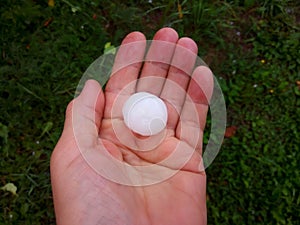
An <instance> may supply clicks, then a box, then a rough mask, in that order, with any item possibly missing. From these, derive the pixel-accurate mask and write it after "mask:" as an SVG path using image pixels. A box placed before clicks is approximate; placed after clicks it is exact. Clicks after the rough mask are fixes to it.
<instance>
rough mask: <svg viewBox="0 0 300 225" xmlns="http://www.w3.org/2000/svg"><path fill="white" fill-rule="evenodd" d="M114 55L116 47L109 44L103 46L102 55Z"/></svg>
mask: <svg viewBox="0 0 300 225" xmlns="http://www.w3.org/2000/svg"><path fill="white" fill-rule="evenodd" d="M115 53H116V47H115V46H113V45H111V43H110V42H107V43H106V44H105V45H104V54H113V55H114V54H115Z"/></svg>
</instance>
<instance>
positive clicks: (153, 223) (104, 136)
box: [51, 28, 213, 225]
mask: <svg viewBox="0 0 300 225" xmlns="http://www.w3.org/2000/svg"><path fill="white" fill-rule="evenodd" d="M145 40H146V38H145V36H144V35H143V34H142V33H140V32H132V33H130V34H128V35H127V36H126V37H125V38H124V40H123V42H122V45H124V44H126V43H133V42H139V43H140V44H139V47H138V48H135V49H131V52H130V53H128V54H126V51H127V49H126V48H124V49H122V47H121V48H120V50H119V52H118V55H117V59H116V63H118V62H120V61H122V62H124V61H126V60H130V57H133V56H134V57H141V58H143V57H144V55H145V54H147V53H145V49H144V48H143V45H144V44H143V42H145ZM153 40H161V41H166V42H169V43H174V44H176V46H183V47H184V48H186V49H188V50H189V51H190V52H191V53H194V54H187V55H182V54H183V53H181V52H180V51H176V49H164V50H163V51H161V49H158V47H157V46H155V45H152V46H151V47H150V50H149V52H148V55H151V57H152V58H155V57H158V58H159V57H163V58H164V59H166V58H167V59H169V60H170V61H171V60H179V61H180V62H181V60H182V61H183V64H182V65H183V66H185V67H186V68H185V70H186V71H189V70H191V73H190V75H188V74H186V73H185V72H183V71H181V70H178V69H175V68H173V67H171V68H170V67H169V66H168V65H165V64H161V63H145V64H144V65H143V66H142V64H141V63H136V64H134V65H129V66H127V67H126V68H123V69H122V70H119V71H116V72H115V73H114V74H113V76H112V77H111V78H110V80H109V81H108V83H107V85H106V89H105V91H104V92H102V90H101V85H100V84H98V83H97V82H96V81H93V80H89V81H88V82H86V84H85V87H84V89H83V91H82V92H81V94H80V96H79V97H77V98H76V99H74V100H73V101H72V102H70V104H69V105H68V108H67V110H66V119H65V125H64V130H63V133H62V136H61V137H60V139H59V141H58V143H57V145H56V147H55V149H54V152H53V154H52V157H51V182H52V189H53V200H54V206H55V214H56V220H57V224H58V225H68V224H72V225H94V224H103V225H110V224H112V225H176V224H178V225H182V224H187V225H204V224H206V220H207V219H206V218H207V216H206V214H207V212H206V174H205V171H204V170H203V169H201V168H203V167H201V154H202V136H203V129H204V124H205V121H206V114H207V111H208V104H207V103H206V102H207V98H210V96H211V94H212V88H213V78H212V74H211V72H210V70H209V69H208V68H206V67H198V68H196V69H194V68H193V63H194V61H195V55H196V54H197V51H198V48H197V45H196V43H195V42H194V41H193V40H192V39H190V38H179V37H178V34H177V33H176V31H175V30H173V29H171V28H163V29H161V30H159V31H158V32H157V33H156V34H155V36H154V38H153ZM166 48H168V47H166ZM146 58H147V57H146ZM158 61H159V60H158ZM193 70H194V71H193ZM153 74H155V76H158V77H162V78H164V79H165V80H172V81H173V82H175V83H177V84H178V85H180V87H182V89H183V90H186V93H189V94H190V97H191V99H192V103H193V104H194V105H195V106H196V111H197V112H198V113H197V114H195V113H190V111H191V110H190V109H189V105H190V104H188V103H190V102H186V101H187V100H186V98H185V97H184V96H181V95H179V94H177V95H176V93H173V92H174V89H172V88H170V87H168V85H167V84H166V83H160V82H158V83H157V81H153V83H151V82H142V81H141V82H139V79H141V78H142V77H149V76H153ZM191 77H192V79H191ZM135 80H136V83H135V85H134V88H132V89H130V88H129V89H128V91H127V94H128V96H130V94H133V93H134V92H137V91H148V92H150V93H153V94H156V95H157V96H159V97H161V98H162V99H163V100H164V99H165V100H167V99H168V98H171V97H173V100H172V102H173V103H174V105H176V107H177V109H178V110H179V111H180V113H176V111H175V110H174V107H172V106H171V105H170V104H167V108H168V123H167V127H166V131H167V135H166V137H165V139H164V140H163V142H162V143H161V144H160V145H159V146H158V147H156V148H155V149H154V150H153V151H149V152H140V151H136V150H134V149H130V148H128V147H127V146H124V145H122V143H120V141H119V140H117V137H115V135H114V130H113V129H112V123H113V121H114V120H115V121H121V122H122V120H120V118H114V117H112V113H111V108H112V104H113V102H114V101H115V98H116V97H117V94H118V93H119V92H120V90H122V88H123V87H125V86H126V85H127V84H128V83H130V82H132V81H135ZM174 96H176V98H175V99H174ZM204 96H206V97H204ZM204 99H206V100H204ZM75 103H76V105H77V106H80V107H78V108H77V110H76V111H75V112H74V110H73V106H74V104H75ZM74 113H77V114H78V115H76V116H77V117H78V118H80V119H81V120H82V124H81V125H80V127H81V129H80V130H82V132H84V135H86V136H85V138H84V140H85V143H84V146H88V148H89V149H100V148H99V146H98V145H99V140H101V141H102V143H104V145H105V149H104V150H103V148H101V149H102V150H103V151H108V152H109V153H110V154H111V155H112V156H113V157H115V158H116V159H118V160H120V161H121V162H125V163H127V164H129V165H145V164H147V165H149V164H151V163H159V162H160V161H161V160H162V159H163V158H164V157H166V156H167V155H169V154H171V153H172V151H173V150H174V146H176V145H177V144H178V143H179V142H182V143H185V144H187V146H190V145H191V143H193V141H194V139H195V137H194V136H193V134H194V133H195V129H197V130H198V133H199V141H198V142H197V143H196V147H195V153H194V154H193V156H192V157H191V160H189V161H188V162H187V163H186V165H184V166H183V167H182V168H170V169H173V170H174V169H176V170H178V172H177V173H176V174H175V175H174V176H172V177H171V178H168V179H166V180H163V181H161V182H158V183H156V184H153V185H147V186H143V185H142V186H139V187H136V186H130V185H122V184H119V183H117V182H113V181H110V180H109V179H106V178H104V177H102V176H101V175H99V174H98V173H97V172H96V171H95V170H94V169H93V168H92V167H91V166H89V165H88V163H87V162H86V160H85V159H84V157H82V154H81V152H80V150H79V147H78V145H77V142H76V138H75V135H74V120H73V119H72V115H73V116H74ZM179 114H180V115H179ZM77 117H76V118H77ZM195 118H196V120H195ZM85 120H86V121H85ZM91 121H92V122H91ZM179 121H182V123H179ZM180 128H181V129H182V130H181V129H180ZM180 130H181V131H180ZM124 132H127V130H124ZM196 133H197V132H196ZM137 138H139V137H138V136H137ZM192 139H193V140H192ZM98 153H99V154H101V151H99V152H98ZM163 166H165V167H168V165H163ZM199 168H200V169H199Z"/></svg>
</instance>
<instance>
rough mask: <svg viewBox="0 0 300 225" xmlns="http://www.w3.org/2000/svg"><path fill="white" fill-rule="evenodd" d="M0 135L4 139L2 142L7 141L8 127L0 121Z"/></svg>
mask: <svg viewBox="0 0 300 225" xmlns="http://www.w3.org/2000/svg"><path fill="white" fill-rule="evenodd" d="M0 137H2V138H3V139H4V143H7V138H8V127H7V126H5V125H4V124H2V123H0Z"/></svg>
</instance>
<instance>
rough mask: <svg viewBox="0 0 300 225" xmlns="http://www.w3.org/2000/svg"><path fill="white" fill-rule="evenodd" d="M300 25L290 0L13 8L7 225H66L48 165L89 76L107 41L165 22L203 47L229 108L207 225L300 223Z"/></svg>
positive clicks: (60, 0) (5, 135)
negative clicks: (59, 216) (59, 220)
mask: <svg viewBox="0 0 300 225" xmlns="http://www.w3.org/2000/svg"><path fill="white" fill-rule="evenodd" d="M299 24H300V4H299V2H298V1H290V0H282V1H279V0H262V1H258V0H244V1H239V0H233V1H221V0H213V1H203V0H198V1H194V0H191V1H187V0H185V1H171V0H169V1H166V0H160V1H155V0H153V1H146V0H145V1H132V0H129V1H121V0H112V1H108V0H101V1H100V0H90V1H88V0H82V1H74V0H54V1H52V0H49V1H47V0H43V1H42V0H21V1H17V0H2V1H1V8H0V32H1V33H0V40H1V47H0V53H1V55H0V57H1V60H0V110H1V111H0V187H2V188H1V190H0V224H24V225H25V224H35V225H38V224H55V220H54V212H53V204H52V196H51V185H50V173H49V159H50V155H51V152H52V150H53V148H54V146H55V144H56V142H57V140H58V138H59V136H60V134H61V131H62V127H63V121H64V111H65V108H66V105H67V103H68V102H69V101H70V100H71V99H72V98H73V96H74V92H75V89H76V86H77V84H78V82H79V79H80V78H81V76H82V74H83V73H84V71H85V70H86V68H87V67H88V66H89V65H90V64H91V63H92V62H93V61H94V60H95V59H96V58H97V57H99V56H100V55H102V53H103V50H104V46H105V44H106V43H107V42H111V43H112V44H113V45H115V46H118V45H119V44H120V42H121V40H122V38H123V37H124V36H125V35H126V34H127V33H129V32H131V31H134V30H139V31H141V32H143V33H145V34H146V36H147V38H148V39H151V38H152V36H153V34H154V33H155V31H157V30H158V29H159V28H161V27H163V26H171V27H173V28H175V29H176V30H177V31H178V33H179V34H180V36H189V37H192V38H193V39H194V40H195V41H196V42H197V44H198V46H199V56H200V57H201V58H202V59H203V60H204V61H205V62H206V63H207V64H208V65H209V66H210V67H211V69H212V71H213V72H214V74H215V76H216V78H217V79H218V80H219V83H220V85H221V88H222V90H223V93H224V96H225V100H226V105H227V114H228V118H227V130H226V134H225V136H226V137H225V139H224V143H223V146H222V149H221V151H220V153H219V154H218V156H217V158H216V160H215V161H214V162H213V164H212V165H211V166H210V167H208V169H207V177H208V185H207V205H208V224H223V225H224V224H290V225H292V224H293V225H294V224H300V222H299V221H300V194H299V192H300V172H299V168H300V163H299V162H300V154H299V150H300V129H299V127H300V43H299V42H300V26H299ZM206 137H207V135H206ZM206 141H207V140H206ZM7 184H8V185H7ZM12 184H13V185H12ZM5 185H6V186H5ZM66 185H67V184H66ZM14 186H16V187H17V190H16V193H13V192H14V190H13V187H14ZM4 187H5V188H4ZM7 189H9V190H10V191H9V190H7Z"/></svg>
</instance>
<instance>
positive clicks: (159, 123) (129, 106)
mask: <svg viewBox="0 0 300 225" xmlns="http://www.w3.org/2000/svg"><path fill="white" fill-rule="evenodd" d="M122 111H123V117H124V122H125V124H126V126H127V127H129V128H130V129H131V130H132V131H134V132H136V133H138V134H140V135H143V136H150V135H155V134H158V133H159V132H161V131H162V130H163V129H164V128H165V126H166V124H167V119H168V111H167V107H166V105H165V103H164V102H163V101H162V100H161V99H160V98H158V97H157V96H155V95H153V94H150V93H147V92H138V93H135V94H133V95H131V96H130V97H129V98H128V100H127V101H126V102H125V104H124V106H123V110H122Z"/></svg>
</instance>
